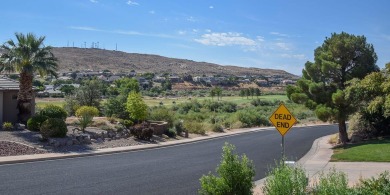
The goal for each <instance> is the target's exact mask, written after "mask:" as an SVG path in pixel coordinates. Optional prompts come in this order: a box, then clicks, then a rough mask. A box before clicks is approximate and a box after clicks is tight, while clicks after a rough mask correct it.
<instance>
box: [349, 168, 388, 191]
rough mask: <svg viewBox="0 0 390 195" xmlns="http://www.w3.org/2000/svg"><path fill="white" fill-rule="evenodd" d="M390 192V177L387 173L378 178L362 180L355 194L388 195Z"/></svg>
mask: <svg viewBox="0 0 390 195" xmlns="http://www.w3.org/2000/svg"><path fill="white" fill-rule="evenodd" d="M389 192H390V175H389V172H388V171H385V172H383V173H381V174H380V175H379V177H378V178H374V177H372V178H371V179H365V180H360V182H359V183H358V184H357V186H356V187H355V189H354V190H353V193H351V194H356V195H366V194H388V193H389Z"/></svg>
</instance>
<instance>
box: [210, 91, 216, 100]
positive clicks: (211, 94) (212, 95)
mask: <svg viewBox="0 0 390 195" xmlns="http://www.w3.org/2000/svg"><path fill="white" fill-rule="evenodd" d="M210 96H211V100H213V99H214V97H215V90H214V89H211V90H210Z"/></svg>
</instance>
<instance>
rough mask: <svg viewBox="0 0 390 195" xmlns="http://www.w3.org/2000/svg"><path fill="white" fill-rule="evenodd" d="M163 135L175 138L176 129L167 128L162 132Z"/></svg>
mask: <svg viewBox="0 0 390 195" xmlns="http://www.w3.org/2000/svg"><path fill="white" fill-rule="evenodd" d="M164 134H165V135H167V136H168V137H176V129H175V128H174V127H173V128H169V129H168V130H166V131H165V132H164Z"/></svg>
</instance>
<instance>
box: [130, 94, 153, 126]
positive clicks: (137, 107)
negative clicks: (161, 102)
mask: <svg viewBox="0 0 390 195" xmlns="http://www.w3.org/2000/svg"><path fill="white" fill-rule="evenodd" d="M126 110H127V111H128V112H129V113H130V118H131V119H134V120H135V121H138V122H140V121H144V120H145V119H146V117H147V116H148V106H147V105H146V103H145V102H144V100H143V99H142V96H141V94H139V93H136V92H134V91H133V92H130V94H129V96H128V97H127V103H126Z"/></svg>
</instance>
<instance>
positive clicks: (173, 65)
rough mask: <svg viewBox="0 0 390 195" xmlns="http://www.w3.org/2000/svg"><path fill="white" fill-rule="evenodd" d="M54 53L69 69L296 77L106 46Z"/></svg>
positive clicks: (271, 70) (279, 71)
mask: <svg viewBox="0 0 390 195" xmlns="http://www.w3.org/2000/svg"><path fill="white" fill-rule="evenodd" d="M53 53H54V55H55V56H56V57H57V58H58V59H59V71H60V72H66V71H69V70H72V71H75V70H80V71H81V70H87V69H91V70H105V69H108V70H110V71H112V72H114V73H117V72H130V71H131V70H135V71H136V72H138V73H145V72H152V73H164V72H167V73H177V74H179V75H182V74H186V73H187V74H191V75H195V76H196V75H217V74H220V75H235V76H242V75H264V76H266V75H281V76H283V77H284V78H293V77H296V76H295V75H292V74H290V73H288V72H286V71H283V70H273V69H260V68H245V67H238V66H222V65H218V64H213V63H207V62H195V61H192V60H185V59H176V58H167V57H163V56H158V55H149V54H137V53H125V52H121V51H111V50H103V49H90V48H88V49H84V48H72V47H61V48H53Z"/></svg>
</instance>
